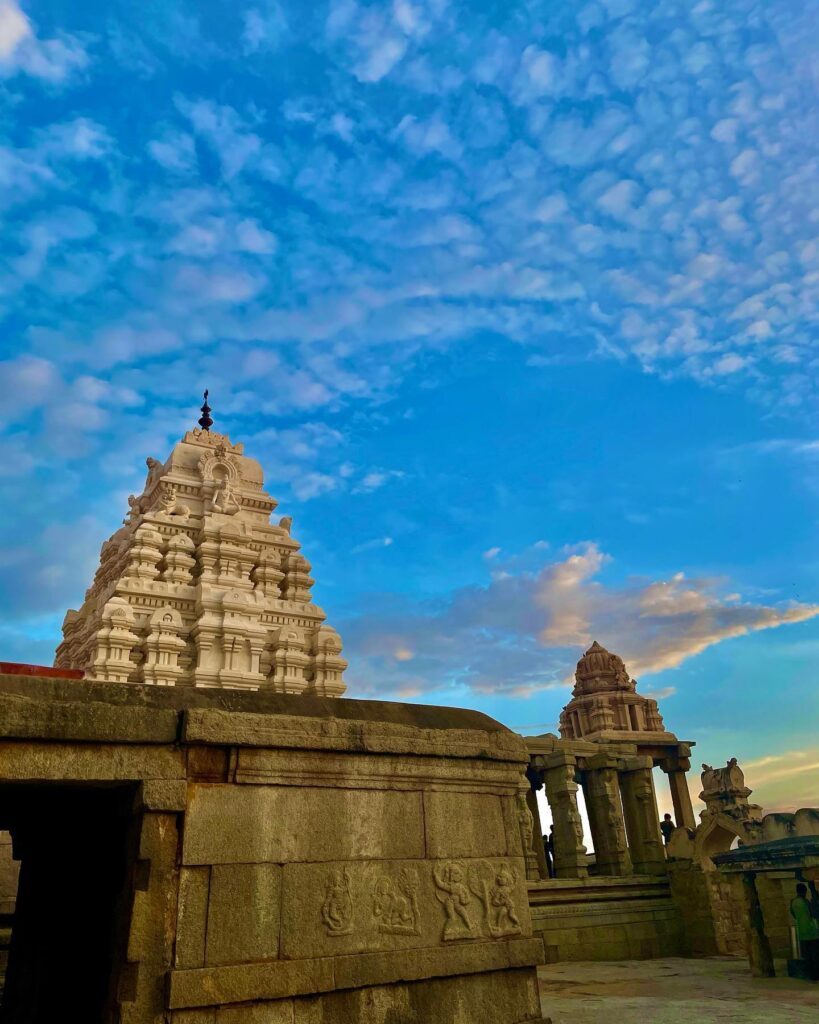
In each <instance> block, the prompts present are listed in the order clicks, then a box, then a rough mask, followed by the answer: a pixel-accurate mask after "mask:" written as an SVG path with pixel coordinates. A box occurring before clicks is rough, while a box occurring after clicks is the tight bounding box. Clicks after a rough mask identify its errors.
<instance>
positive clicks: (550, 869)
mask: <svg viewBox="0 0 819 1024" xmlns="http://www.w3.org/2000/svg"><path fill="white" fill-rule="evenodd" d="M543 856H544V857H545V858H546V871H547V873H548V875H549V878H554V877H555V866H554V862H553V860H552V850H551V847H550V846H549V837H548V836H544V837H543Z"/></svg>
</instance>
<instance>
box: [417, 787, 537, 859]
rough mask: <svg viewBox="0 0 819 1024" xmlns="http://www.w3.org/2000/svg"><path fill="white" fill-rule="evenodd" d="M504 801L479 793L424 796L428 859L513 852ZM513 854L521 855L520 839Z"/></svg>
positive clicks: (438, 793) (439, 792) (499, 854)
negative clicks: (504, 811) (503, 806)
mask: <svg viewBox="0 0 819 1024" xmlns="http://www.w3.org/2000/svg"><path fill="white" fill-rule="evenodd" d="M501 801H502V798H501V797H498V796H491V795H486V794H479V793H458V792H447V791H443V792H442V791H440V790H435V791H432V792H428V793H424V826H425V830H426V841H427V856H428V857H435V858H438V857H501V856H504V855H505V854H506V853H508V852H510V851H509V849H508V847H509V840H510V836H509V833H508V826H507V822H506V821H505V816H504V814H503V809H502V804H501ZM515 831H516V832H517V831H518V829H517V823H516V824H515ZM514 852H515V853H518V854H520V852H521V847H520V841H519V839H518V846H517V849H516V850H515V851H514Z"/></svg>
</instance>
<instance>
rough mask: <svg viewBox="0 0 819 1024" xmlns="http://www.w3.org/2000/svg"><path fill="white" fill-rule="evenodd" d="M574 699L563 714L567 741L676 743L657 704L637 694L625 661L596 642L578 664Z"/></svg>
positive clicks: (562, 730) (561, 730) (563, 734)
mask: <svg viewBox="0 0 819 1024" xmlns="http://www.w3.org/2000/svg"><path fill="white" fill-rule="evenodd" d="M574 678H575V685H574V689H573V690H572V699H571V700H570V701H569V703H568V704H567V705H566V707H565V708H564V709H563V711H562V712H561V714H560V735H561V736H562V737H563V738H564V739H569V740H580V739H584V740H585V739H606V740H616V739H623V740H628V739H631V738H633V737H637V736H639V737H640V739H641V740H642V739H645V738H646V737H647V736H652V737H655V738H656V739H658V740H660V741H662V740H674V739H675V737H674V735H673V734H672V733H670V732H667V731H666V729H665V726H664V725H663V719H662V715H661V714H660V711H659V708H658V707H657V701H656V700H652V698H651V697H643V696H642V695H641V694H639V693H637V683H636V680H634V679H632V678H631V677H630V676H629V674H628V672H627V671H626V666H625V664H624V662H623V659H622V658H620V657H619V656H618V655H616V654H612V653H611V652H610V651H607V650H606V648H605V647H602V646H601V645H600V644H599V643H598V642H597V641H596V640H595V641H594V643H593V644H592V645H591V647H590V648H589V649H588V650H587V651H586V653H585V654H584V655H583V657H582V658H581V659H580V661H578V663H577V670H576V672H575V677H574Z"/></svg>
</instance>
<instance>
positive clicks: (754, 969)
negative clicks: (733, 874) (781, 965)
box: [742, 872, 776, 978]
mask: <svg viewBox="0 0 819 1024" xmlns="http://www.w3.org/2000/svg"><path fill="white" fill-rule="evenodd" d="M742 891H743V894H744V896H745V912H746V913H747V915H748V925H749V927H748V960H749V962H750V965H751V974H752V975H753V976H754V977H755V978H773V977H774V976H775V975H776V970H775V969H774V962H773V955H772V953H771V944H770V942H769V941H768V936H767V935H766V934H765V919H764V917H763V915H762V906H761V904H760V902H759V893H758V892H757V891H756V878H755V876H754V875H753V873H752V872H747V873H746V874H743V876H742Z"/></svg>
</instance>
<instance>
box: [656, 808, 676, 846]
mask: <svg viewBox="0 0 819 1024" xmlns="http://www.w3.org/2000/svg"><path fill="white" fill-rule="evenodd" d="M676 827H677V826H676V825H675V824H674V822H673V821H672V820H671V815H670V814H664V815H663V820H662V821H661V822H660V831H661V832H662V834H663V839H664V840H665V844H666V846H667V845H668V841H669V839H671V833H672V832H673V831H674V829H675V828H676Z"/></svg>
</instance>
